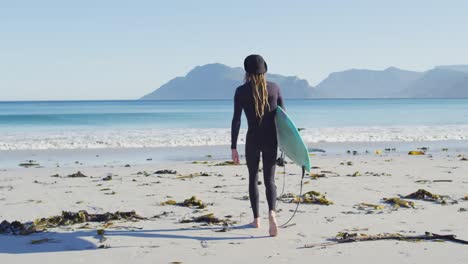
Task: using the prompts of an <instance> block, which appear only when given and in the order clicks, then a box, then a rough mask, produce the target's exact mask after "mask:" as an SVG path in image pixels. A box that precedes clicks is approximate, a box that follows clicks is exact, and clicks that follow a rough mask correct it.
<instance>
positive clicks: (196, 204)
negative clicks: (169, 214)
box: [161, 196, 208, 209]
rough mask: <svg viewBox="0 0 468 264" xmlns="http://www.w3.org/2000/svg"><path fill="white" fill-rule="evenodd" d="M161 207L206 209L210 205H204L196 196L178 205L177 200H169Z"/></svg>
mask: <svg viewBox="0 0 468 264" xmlns="http://www.w3.org/2000/svg"><path fill="white" fill-rule="evenodd" d="M161 205H178V206H182V207H189V208H197V209H205V208H206V207H207V206H208V204H206V203H204V202H203V201H202V200H200V199H197V197H196V196H192V197H190V198H188V199H185V200H184V201H183V202H180V203H178V202H177V201H175V200H167V201H165V202H162V203H161Z"/></svg>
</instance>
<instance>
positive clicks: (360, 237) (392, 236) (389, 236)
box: [304, 232, 468, 248]
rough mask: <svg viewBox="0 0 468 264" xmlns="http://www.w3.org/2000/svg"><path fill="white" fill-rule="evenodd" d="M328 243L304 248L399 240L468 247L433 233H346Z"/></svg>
mask: <svg viewBox="0 0 468 264" xmlns="http://www.w3.org/2000/svg"><path fill="white" fill-rule="evenodd" d="M329 240H331V241H330V242H325V243H318V244H306V245H304V248H316V247H320V248H323V247H326V246H332V245H337V244H342V243H351V242H364V241H376V240H401V241H408V242H419V241H422V240H433V241H450V242H455V243H460V244H464V245H468V241H466V240H462V239H458V238H456V236H455V235H438V234H435V233H430V232H425V233H424V235H419V236H405V235H402V234H400V233H380V234H376V235H369V234H365V233H348V232H339V233H338V234H337V235H336V236H335V237H334V238H332V239H329Z"/></svg>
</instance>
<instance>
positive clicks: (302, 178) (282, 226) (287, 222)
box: [279, 166, 305, 228]
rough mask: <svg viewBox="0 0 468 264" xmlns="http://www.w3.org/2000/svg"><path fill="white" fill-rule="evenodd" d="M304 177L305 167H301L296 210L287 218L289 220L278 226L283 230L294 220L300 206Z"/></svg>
mask: <svg viewBox="0 0 468 264" xmlns="http://www.w3.org/2000/svg"><path fill="white" fill-rule="evenodd" d="M304 176H305V166H302V177H301V188H300V191H299V198H298V199H297V204H296V209H294V213H293V214H292V216H291V217H290V218H289V220H288V221H286V223H284V224H282V225H280V226H279V227H281V228H285V227H286V225H287V224H289V222H291V220H292V219H293V218H294V216H296V213H297V210H298V209H299V204H301V197H302V186H303V185H304Z"/></svg>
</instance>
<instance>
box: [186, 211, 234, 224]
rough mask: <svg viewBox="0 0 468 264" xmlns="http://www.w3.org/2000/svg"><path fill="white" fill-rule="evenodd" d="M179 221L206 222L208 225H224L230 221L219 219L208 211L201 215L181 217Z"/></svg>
mask: <svg viewBox="0 0 468 264" xmlns="http://www.w3.org/2000/svg"><path fill="white" fill-rule="evenodd" d="M180 223H207V224H210V225H213V224H223V225H225V226H226V225H229V224H231V223H232V222H231V220H229V219H220V218H218V217H215V216H214V214H213V213H209V214H205V215H201V216H196V217H192V218H190V219H182V220H180Z"/></svg>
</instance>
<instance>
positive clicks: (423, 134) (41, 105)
mask: <svg viewBox="0 0 468 264" xmlns="http://www.w3.org/2000/svg"><path fill="white" fill-rule="evenodd" d="M285 106H286V110H287V112H288V113H289V115H290V116H291V117H292V118H293V119H294V121H295V123H296V125H297V126H298V127H301V128H305V130H303V131H301V133H302V135H303V137H304V140H305V141H306V143H307V144H310V145H312V144H314V143H317V142H389V141H390V142H391V141H398V142H401V141H403V142H417V141H441V140H442V141H443V140H447V141H454V140H455V141H456V140H468V99H314V100H286V101H285ZM232 112H233V105H232V100H193V101H138V100H133V101H41V102H0V150H41V149H100V148H141V147H145V148H146V147H148V148H153V147H173V146H180V147H186V146H214V145H229V144H230V125H231V118H232ZM246 126H247V123H246V120H245V117H243V120H242V131H241V135H240V139H239V144H242V143H243V142H244V139H245V138H244V135H245V131H246V128H247V127H246Z"/></svg>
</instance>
